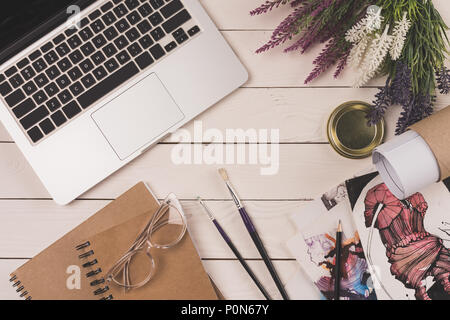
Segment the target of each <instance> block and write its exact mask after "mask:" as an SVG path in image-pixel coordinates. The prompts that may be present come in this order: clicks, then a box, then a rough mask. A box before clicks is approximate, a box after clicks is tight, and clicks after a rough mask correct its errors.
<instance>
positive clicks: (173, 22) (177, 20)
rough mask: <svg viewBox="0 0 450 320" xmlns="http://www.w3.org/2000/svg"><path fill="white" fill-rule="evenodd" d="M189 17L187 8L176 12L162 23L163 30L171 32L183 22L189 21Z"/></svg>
mask: <svg viewBox="0 0 450 320" xmlns="http://www.w3.org/2000/svg"><path fill="white" fill-rule="evenodd" d="M190 19H191V15H190V14H189V12H187V10H183V11H180V12H178V13H177V14H176V15H174V16H173V17H172V18H170V19H169V20H167V21H166V22H164V23H163V24H162V26H163V28H164V30H165V31H166V33H171V32H173V31H174V30H175V29H177V28H178V27H180V26H181V25H182V24H184V23H185V22H187V21H189V20H190Z"/></svg>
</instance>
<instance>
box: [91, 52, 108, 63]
mask: <svg viewBox="0 0 450 320" xmlns="http://www.w3.org/2000/svg"><path fill="white" fill-rule="evenodd" d="M91 59H92V61H94V63H95V65H97V66H98V65H100V64H101V63H103V62H104V61H105V60H106V58H105V55H104V54H103V53H101V52H100V51H99V52H96V53H94V54H93V55H92V57H91Z"/></svg>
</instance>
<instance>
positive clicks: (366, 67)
mask: <svg viewBox="0 0 450 320" xmlns="http://www.w3.org/2000/svg"><path fill="white" fill-rule="evenodd" d="M388 31H389V25H387V26H386V29H385V30H384V32H383V34H382V35H380V34H377V35H376V36H375V39H373V41H372V43H371V44H370V47H369V49H368V51H367V54H366V56H365V57H364V60H363V62H362V63H361V67H360V68H359V74H358V77H357V79H356V81H355V83H354V86H355V87H356V88H359V87H361V86H363V85H364V84H366V83H367V82H368V81H369V80H370V79H372V78H373V77H374V76H375V74H376V72H377V71H378V69H379V68H380V66H381V65H382V64H383V61H384V59H385V58H386V56H387V54H388V52H389V49H390V48H391V45H392V41H393V37H392V36H391V35H389V34H388Z"/></svg>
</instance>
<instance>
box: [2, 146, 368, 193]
mask: <svg viewBox="0 0 450 320" xmlns="http://www.w3.org/2000/svg"><path fill="white" fill-rule="evenodd" d="M180 148H184V150H185V151H184V152H185V154H188V153H189V152H190V151H191V153H192V154H193V155H194V154H197V152H195V150H197V148H198V149H199V150H201V151H200V155H201V152H205V150H206V151H207V152H211V148H219V151H220V150H222V148H224V145H221V144H220V145H217V144H215V145H211V146H206V145H158V146H156V147H155V148H153V149H152V150H150V151H149V152H147V153H145V154H144V155H143V156H141V157H140V158H138V159H136V160H135V161H134V162H132V163H130V164H129V165H127V166H125V167H124V168H122V169H121V170H119V171H118V172H116V173H115V174H113V175H112V176H110V177H109V178H107V179H106V180H105V181H103V182H102V183H100V184H98V185H97V186H96V187H95V188H93V189H92V190H91V191H88V192H87V193H86V194H84V195H83V196H82V198H86V199H115V198H116V197H117V196H119V195H120V194H122V193H123V192H125V191H126V190H127V189H129V188H130V187H132V186H133V185H135V184H136V183H137V182H139V181H146V182H148V183H149V184H150V186H151V187H152V188H153V190H154V191H155V193H156V194H157V195H158V196H159V197H164V196H166V195H167V194H168V193H170V192H174V193H175V194H177V195H178V197H179V198H181V199H196V197H197V196H202V197H204V198H205V199H230V195H229V193H228V192H227V190H226V188H225V186H224V183H223V182H222V181H221V179H220V177H219V175H218V173H217V169H218V168H220V167H225V168H227V169H228V171H229V174H230V176H231V179H232V180H233V181H234V183H235V184H236V188H237V190H238V191H239V192H240V196H241V197H242V198H243V199H275V200H278V199H305V198H306V199H311V198H314V197H315V196H316V195H317V194H319V193H320V192H323V191H324V190H328V188H329V187H330V186H333V185H334V184H336V183H340V182H341V181H342V180H343V179H346V178H348V177H350V176H352V175H353V174H354V173H356V172H358V171H360V170H362V169H364V168H365V167H367V166H369V165H370V159H365V160H360V161H356V160H350V159H345V158H342V157H341V156H339V155H338V154H337V153H336V152H335V151H334V150H333V149H332V148H331V147H330V146H329V145H326V144H323V145H315V144H305V145H297V144H282V145H277V144H274V145H227V147H226V149H230V150H232V151H231V152H227V150H223V151H224V152H223V154H224V156H223V157H222V158H221V159H220V160H222V161H223V159H224V158H225V157H226V155H227V154H228V155H230V154H233V153H234V155H235V156H236V155H237V154H238V153H240V150H241V148H242V150H244V152H245V153H246V154H247V153H250V150H252V152H251V154H253V155H255V156H257V160H258V161H257V164H249V162H248V161H246V162H245V163H244V164H239V163H238V164H225V165H224V164H223V162H222V163H221V164H211V165H208V164H205V162H204V161H203V160H202V161H203V162H202V164H195V163H194V159H193V156H191V157H190V158H189V159H188V160H189V161H191V164H176V163H174V162H173V158H172V156H173V155H174V154H175V155H178V154H179V153H180V151H179V149H180ZM257 148H258V149H259V151H261V153H262V154H263V155H264V154H265V152H266V151H267V154H268V155H269V156H271V155H273V159H274V160H273V162H272V164H271V165H269V164H262V161H260V160H263V159H262V158H259V155H258V152H257V151H258V149H257ZM277 153H278V154H279V157H277ZM0 154H1V155H2V156H1V157H0V177H2V179H1V180H0V198H16V199H17V198H18V199H24V198H49V195H48V193H47V191H46V190H45V189H44V187H43V185H42V183H41V182H40V181H39V179H38V177H37V176H36V175H35V173H34V172H33V171H32V169H31V167H30V165H29V164H28V162H27V161H26V160H25V158H24V157H23V155H22V154H21V153H20V152H19V150H18V149H17V146H16V145H15V144H11V143H10V144H0ZM217 154H220V152H218V153H217ZM248 158H249V157H248V156H245V160H247V159H248ZM277 159H279V160H277ZM269 167H272V168H274V169H276V168H277V167H279V171H278V172H277V173H276V174H274V175H262V174H261V173H262V170H265V169H267V168H269Z"/></svg>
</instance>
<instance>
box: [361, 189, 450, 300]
mask: <svg viewBox="0 0 450 320" xmlns="http://www.w3.org/2000/svg"><path fill="white" fill-rule="evenodd" d="M364 203H365V212H364V216H365V224H366V227H368V228H369V227H375V228H377V229H378V230H379V233H380V237H381V241H382V242H383V244H384V246H385V247H386V256H387V257H388V259H389V263H390V264H391V268H390V270H391V273H392V275H394V276H395V278H396V279H398V280H399V281H401V282H402V283H403V284H404V285H405V287H407V288H411V289H415V292H416V293H415V296H416V298H417V299H423V300H428V299H430V297H429V296H428V294H427V288H426V282H425V279H426V278H427V277H429V276H431V277H433V278H434V280H435V281H436V282H439V283H441V284H442V286H443V288H444V290H445V292H446V293H447V294H449V295H450V282H449V276H450V250H449V249H447V248H446V247H445V246H444V245H443V243H442V239H440V238H438V237H436V236H434V235H431V234H429V233H428V232H427V231H426V230H425V228H424V217H425V214H426V212H427V210H428V204H427V202H426V201H425V199H424V197H423V195H422V194H420V193H416V194H414V195H412V196H411V197H409V198H408V199H406V200H403V201H401V200H399V199H397V198H396V197H395V196H394V195H393V194H392V193H391V192H390V191H389V189H388V188H387V187H386V185H385V184H379V185H377V186H376V187H374V188H372V189H370V190H369V192H368V193H367V195H366V198H365V201H364ZM374 219H376V220H375V221H374Z"/></svg>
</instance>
